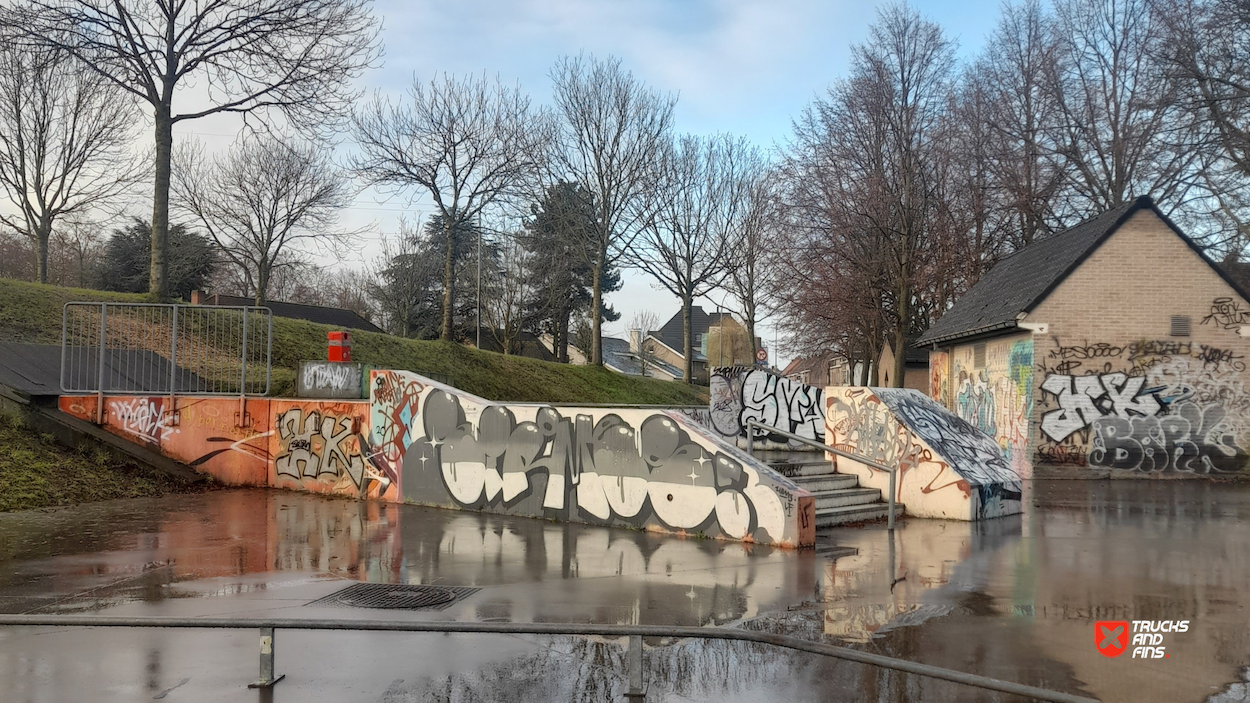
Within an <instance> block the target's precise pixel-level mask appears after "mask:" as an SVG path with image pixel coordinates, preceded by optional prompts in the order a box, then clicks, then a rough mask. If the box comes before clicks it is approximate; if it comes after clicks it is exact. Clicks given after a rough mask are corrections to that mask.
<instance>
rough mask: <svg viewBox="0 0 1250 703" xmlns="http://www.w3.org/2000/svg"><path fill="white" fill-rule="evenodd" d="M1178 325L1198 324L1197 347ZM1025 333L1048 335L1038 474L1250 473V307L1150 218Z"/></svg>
mask: <svg viewBox="0 0 1250 703" xmlns="http://www.w3.org/2000/svg"><path fill="white" fill-rule="evenodd" d="M1221 299H1224V300H1221ZM1217 301H1221V302H1219V303H1217ZM1213 312H1214V313H1215V314H1212V313H1213ZM1242 313H1244V315H1243V314H1242ZM1174 315H1175V316H1187V317H1188V318H1189V320H1190V328H1191V332H1190V336H1188V337H1174V336H1171V334H1170V333H1171V322H1172V320H1171V318H1172V316H1174ZM1243 319H1244V321H1245V322H1246V325H1245V326H1244V327H1243V326H1242V325H1241V324H1240V323H1241V321H1242V320H1243ZM1204 320H1205V322H1204ZM1025 322H1027V323H1032V324H1044V325H1046V330H1045V332H1041V331H1040V330H1039V331H1038V332H1036V333H1035V334H1034V383H1035V387H1034V403H1033V405H1034V413H1033V419H1034V422H1033V428H1034V429H1033V440H1034V449H1035V461H1036V462H1038V463H1045V464H1061V465H1066V466H1077V467H1085V466H1088V467H1089V468H1097V469H1113V470H1124V471H1134V472H1140V473H1149V474H1172V473H1175V474H1180V475H1184V474H1188V473H1203V472H1206V471H1210V470H1238V469H1241V468H1243V467H1245V465H1246V450H1247V448H1250V390H1248V388H1250V373H1247V370H1246V365H1247V362H1246V357H1247V356H1250V337H1248V336H1242V334H1241V333H1240V330H1245V332H1246V334H1247V335H1250V303H1247V302H1246V301H1245V300H1243V299H1241V297H1240V296H1239V295H1238V294H1237V293H1236V292H1235V291H1234V290H1233V289H1232V288H1231V287H1230V286H1229V285H1228V284H1227V283H1225V282H1224V280H1223V279H1222V278H1221V277H1220V276H1219V275H1218V274H1217V273H1216V272H1215V271H1214V270H1212V269H1211V267H1210V266H1209V265H1207V263H1206V262H1204V261H1203V260H1202V259H1201V257H1199V256H1198V254H1196V253H1195V252H1194V251H1193V250H1192V249H1190V248H1189V247H1188V246H1186V244H1185V243H1184V242H1183V241H1182V240H1181V239H1180V238H1179V237H1177V236H1176V235H1175V234H1174V233H1173V232H1172V231H1171V230H1170V229H1169V228H1168V226H1167V224H1166V223H1164V222H1163V221H1162V220H1161V219H1159V218H1158V217H1157V216H1156V215H1155V214H1154V213H1153V212H1151V211H1150V210H1142V211H1139V212H1137V213H1136V214H1134V215H1133V216H1132V217H1131V218H1130V219H1129V220H1128V221H1127V222H1126V223H1125V224H1124V225H1123V226H1121V227H1120V229H1119V230H1117V231H1116V232H1115V233H1114V234H1113V235H1112V236H1111V237H1110V238H1109V239H1108V240H1107V241H1106V242H1105V243H1104V244H1103V246H1101V247H1100V248H1099V249H1098V250H1097V251H1095V252H1094V253H1093V254H1092V255H1091V256H1090V257H1089V258H1088V259H1087V260H1086V261H1085V262H1084V263H1083V264H1081V266H1080V267H1079V268H1078V269H1077V270H1076V271H1074V272H1073V273H1072V274H1071V275H1070V276H1069V277H1068V278H1067V279H1066V280H1065V281H1064V282H1063V283H1061V284H1060V285H1059V286H1058V288H1056V289H1055V290H1054V291H1053V292H1052V293H1051V295H1049V296H1048V297H1047V298H1046V299H1045V300H1044V301H1043V302H1042V303H1041V304H1040V305H1038V307H1037V308H1036V309H1035V310H1034V311H1033V312H1032V313H1030V314H1029V315H1028V317H1027V318H1026V320H1025ZM1116 374H1121V375H1116ZM1091 377H1092V378H1091Z"/></svg>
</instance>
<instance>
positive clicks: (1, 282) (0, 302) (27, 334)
mask: <svg viewBox="0 0 1250 703" xmlns="http://www.w3.org/2000/svg"><path fill="white" fill-rule="evenodd" d="M75 300H86V301H109V302H119V303H124V302H135V303H138V302H146V301H147V296H145V295H137V294H126V293H107V292H103V291H97V290H84V289H77V288H62V287H59V286H49V285H40V284H36V283H26V282H23V281H14V280H11V279H2V278H0V339H5V340H11V341H18V342H30V343H39V344H59V343H60V340H61V308H62V306H63V305H64V304H65V303H67V302H70V301H75ZM330 329H331V328H330V327H327V326H325V325H315V324H312V323H310V322H304V321H302V320H291V319H287V318H282V317H275V318H274V320H273V334H274V338H273V389H272V390H273V394H274V395H294V389H295V370H296V369H297V368H298V366H299V362H300V361H301V360H309V359H324V358H325V354H326V332H327V331H328V330H330ZM352 359H353V360H354V361H358V362H361V363H364V364H368V365H371V366H375V367H377V368H386V369H406V370H409V371H415V372H417V373H426V374H439V375H441V376H445V377H448V378H450V380H451V383H452V384H453V385H455V386H456V387H457V388H460V389H462V390H465V391H468V392H469V393H473V394H475V395H479V396H482V397H483V398H488V399H490V400H509V401H531V402H567V403H632V404H656V405H706V404H707V389H706V388H704V387H700V386H687V385H685V384H683V383H672V382H668V381H659V380H656V379H652V378H638V377H635V376H624V375H621V374H618V373H615V372H612V371H608V370H607V369H602V368H597V367H591V366H571V365H568V364H554V363H550V362H545V361H538V360H537V359H530V358H527V357H518V356H505V355H503V354H496V353H494V352H483V351H477V350H475V349H470V348H468V347H464V346H461V345H459V344H452V343H448V342H437V341H420V340H415V339H404V338H402V337H393V336H391V335H386V334H375V333H370V332H360V331H355V330H353V331H352Z"/></svg>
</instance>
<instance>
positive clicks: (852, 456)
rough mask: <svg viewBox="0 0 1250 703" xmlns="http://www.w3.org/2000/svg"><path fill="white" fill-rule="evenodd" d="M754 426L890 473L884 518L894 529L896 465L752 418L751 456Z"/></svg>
mask: <svg viewBox="0 0 1250 703" xmlns="http://www.w3.org/2000/svg"><path fill="white" fill-rule="evenodd" d="M756 427H758V428H760V429H762V430H767V431H768V433H769V434H779V435H781V436H782V437H786V438H788V439H791V440H794V441H796V442H799V443H802V444H806V445H808V446H811V447H815V448H817V449H820V450H822V451H825V452H828V453H830V454H833V455H834V456H840V457H844V458H847V459H850V460H852V461H858V462H859V463H861V464H865V465H867V466H871V467H872V468H874V469H879V470H881V471H885V472H886V473H888V474H890V497H889V503H890V514H889V516H888V517H887V518H886V523H887V527H888V529H890V530H893V529H894V493H895V490H894V485H895V482H896V481H897V480H898V478H897V477H898V467H889V466H886V465H885V464H882V463H881V462H879V461H875V460H873V459H869V458H868V457H866V456H863V455H860V454H853V453H851V452H846V451H842V450H841V449H838V448H836V447H831V446H829V445H828V444H825V443H824V442H817V441H816V440H814V439H808V438H806V437H800V436H798V435H796V434H794V433H793V432H786V431H785V430H779V429H777V428H776V427H773V426H772V425H765V424H764V423H762V422H760V421H758V420H754V419H752V420H747V454H750V455H751V456H755V435H754V434H752V432H751V430H752V429H754V428H756Z"/></svg>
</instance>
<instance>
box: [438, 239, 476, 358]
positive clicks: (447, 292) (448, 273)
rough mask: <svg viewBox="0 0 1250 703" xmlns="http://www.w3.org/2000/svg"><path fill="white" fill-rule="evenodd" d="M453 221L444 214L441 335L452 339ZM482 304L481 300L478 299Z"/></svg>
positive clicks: (449, 339)
mask: <svg viewBox="0 0 1250 703" xmlns="http://www.w3.org/2000/svg"><path fill="white" fill-rule="evenodd" d="M453 227H454V225H453V223H452V221H451V218H449V217H448V216H447V215H443V235H444V237H445V239H446V242H444V245H445V248H444V250H443V332H442V334H441V335H440V337H441V338H442V339H445V340H447V341H451V306H452V303H453V302H454V301H455V299H456V295H455V289H454V287H455V285H456V280H455V271H454V270H453V268H454V266H453V263H454V262H453V260H452V259H453V258H454V254H455V251H456V243H455V241H454V240H453V239H452V233H453ZM478 304H479V305H480V304H481V301H478Z"/></svg>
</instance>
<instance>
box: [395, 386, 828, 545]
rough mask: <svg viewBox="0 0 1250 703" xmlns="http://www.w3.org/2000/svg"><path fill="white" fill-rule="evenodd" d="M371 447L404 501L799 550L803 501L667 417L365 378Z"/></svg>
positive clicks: (775, 478) (808, 518)
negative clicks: (398, 478) (396, 473)
mask: <svg viewBox="0 0 1250 703" xmlns="http://www.w3.org/2000/svg"><path fill="white" fill-rule="evenodd" d="M370 388H371V397H372V400H373V406H372V417H371V421H370V425H371V428H372V430H371V444H372V445H373V446H374V449H373V451H374V452H376V453H377V454H378V455H379V456H380V457H381V459H382V460H383V461H384V462H387V463H390V462H393V463H394V464H397V465H398V466H399V467H400V469H401V472H402V474H403V477H404V478H403V487H402V490H403V498H404V500H408V501H412V502H416V503H421V504H426V505H441V506H448V507H457V508H471V509H475V510H486V511H489V512H500V513H508V514H514V515H528V516H533V517H549V518H555V519H565V520H574V521H580V522H589V523H593V524H605V525H629V526H633V527H640V528H645V529H653V530H661V531H680V532H690V533H699V534H706V535H709V536H713V537H722V538H729V539H745V540H749V541H756V542H763V543H771V544H789V545H800V544H810V543H811V542H812V541H813V540H814V536H815V532H814V529H815V527H814V502H813V499H812V498H811V496H810V494H808V493H807V492H806V491H803V490H802V489H800V488H799V487H798V486H797V485H796V484H794V483H793V482H791V481H789V480H788V479H786V478H784V477H782V476H780V475H778V474H776V473H774V472H773V471H771V470H770V469H768V468H767V467H766V466H764V465H763V464H761V463H759V462H757V461H755V460H753V459H751V458H750V457H748V456H746V455H745V454H743V453H741V452H739V451H737V450H736V449H734V448H732V447H729V446H727V445H725V444H724V443H723V442H721V441H718V440H717V439H715V438H714V437H713V436H712V435H710V434H709V433H708V432H707V431H706V430H704V429H703V428H702V427H701V426H699V425H698V424H697V423H694V422H691V421H690V420H689V419H687V418H686V417H684V416H683V415H682V414H680V413H678V412H669V411H655V410H637V409H600V408H560V407H553V406H547V405H537V404H508V405H504V404H500V403H493V402H490V401H486V400H483V399H481V398H477V397H474V396H471V395H469V394H466V393H461V392H459V391H457V390H455V389H453V388H449V387H447V386H443V385H441V384H438V383H435V382H433V381H429V380H427V379H424V378H422V377H419V376H416V375H414V374H410V373H407V372H398V371H375V372H373V374H372V379H371V382H370Z"/></svg>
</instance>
